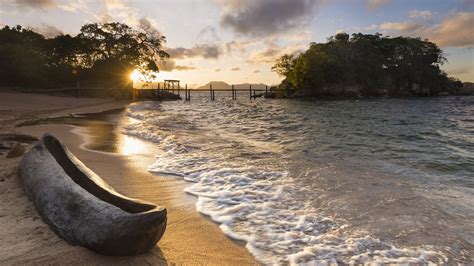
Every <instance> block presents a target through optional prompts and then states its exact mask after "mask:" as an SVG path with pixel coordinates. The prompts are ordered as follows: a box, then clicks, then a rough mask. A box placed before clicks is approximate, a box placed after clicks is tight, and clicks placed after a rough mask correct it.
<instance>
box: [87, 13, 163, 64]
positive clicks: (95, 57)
mask: <svg viewBox="0 0 474 266" xmlns="http://www.w3.org/2000/svg"><path fill="white" fill-rule="evenodd" d="M78 38H79V39H80V40H81V41H82V44H83V47H82V48H83V50H82V58H81V60H80V62H81V64H82V66H83V67H86V68H87V67H93V66H94V64H96V63H97V62H104V61H118V62H121V63H122V64H124V65H129V66H130V67H131V68H135V69H138V70H139V71H141V72H147V71H155V72H158V71H159V69H158V66H157V64H156V60H160V59H163V58H167V57H169V55H168V54H167V53H166V52H165V51H163V50H162V47H163V43H164V42H165V40H166V39H165V37H164V36H160V35H157V34H156V32H151V31H149V29H148V31H147V29H144V30H142V31H140V30H135V29H133V28H131V27H130V26H128V25H126V24H123V23H118V22H113V23H91V24H86V25H84V26H82V28H81V33H80V34H79V35H78Z"/></svg>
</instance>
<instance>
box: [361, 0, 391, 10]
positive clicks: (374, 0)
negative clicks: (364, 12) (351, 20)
mask: <svg viewBox="0 0 474 266" xmlns="http://www.w3.org/2000/svg"><path fill="white" fill-rule="evenodd" d="M390 2H391V0H368V2H367V4H368V6H369V8H370V9H377V8H380V7H381V6H383V5H386V4H388V3H390Z"/></svg>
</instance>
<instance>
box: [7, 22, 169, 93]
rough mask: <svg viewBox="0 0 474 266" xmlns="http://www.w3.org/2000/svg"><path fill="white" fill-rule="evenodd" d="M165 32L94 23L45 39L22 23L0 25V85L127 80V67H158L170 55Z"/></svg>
mask: <svg viewBox="0 0 474 266" xmlns="http://www.w3.org/2000/svg"><path fill="white" fill-rule="evenodd" d="M164 42H165V37H163V36H160V35H159V34H158V33H157V32H156V31H154V30H153V29H150V28H141V29H139V30H136V29H133V28H131V27H129V26H128V25H126V24H122V23H92V24H86V25H84V26H83V27H82V28H81V31H80V33H79V34H78V35H77V36H70V35H59V36H57V37H54V38H51V39H47V38H45V37H44V36H42V35H40V34H38V33H35V32H33V31H32V30H30V29H24V28H22V27H21V26H16V27H8V26H5V27H3V28H2V29H0V86H17V87H27V88H58V87H67V86H75V85H76V80H77V79H79V80H80V81H81V83H86V84H87V83H90V84H96V85H97V86H98V87H102V88H123V87H126V86H130V83H131V82H130V73H131V72H132V71H133V70H134V69H137V70H139V71H140V72H141V73H142V74H145V75H146V74H148V75H151V73H152V72H157V71H158V67H157V65H156V63H155V61H156V60H159V59H163V58H166V57H168V54H167V53H166V52H164V51H163V50H162V45H163V43H164Z"/></svg>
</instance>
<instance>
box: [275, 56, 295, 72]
mask: <svg viewBox="0 0 474 266" xmlns="http://www.w3.org/2000/svg"><path fill="white" fill-rule="evenodd" d="M293 59H294V58H293V55H291V54H285V55H283V56H281V57H280V58H278V59H277V61H276V63H275V64H274V65H273V66H272V71H273V72H275V73H277V74H278V75H280V76H287V75H288V73H289V72H290V71H291V68H292V65H293Z"/></svg>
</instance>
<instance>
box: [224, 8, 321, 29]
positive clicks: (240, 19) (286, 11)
mask: <svg viewBox="0 0 474 266" xmlns="http://www.w3.org/2000/svg"><path fill="white" fill-rule="evenodd" d="M219 2H220V3H221V5H223V6H224V9H225V12H224V14H223V16H222V17H221V25H222V26H223V27H225V28H229V29H231V30H233V31H234V32H236V33H237V34H241V35H245V36H251V37H261V36H268V35H275V34H279V33H282V32H287V31H289V30H291V29H295V28H301V27H304V26H306V25H307V24H309V22H310V21H311V20H312V18H313V13H314V12H315V10H316V8H317V7H318V6H319V5H320V4H321V3H322V2H324V1H323V0H292V1H288V0H227V1H224V0H221V1H219Z"/></svg>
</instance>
